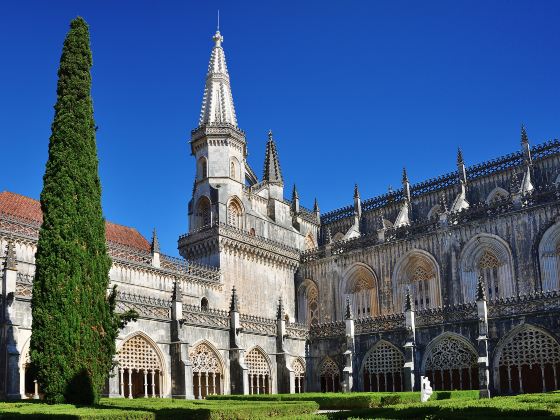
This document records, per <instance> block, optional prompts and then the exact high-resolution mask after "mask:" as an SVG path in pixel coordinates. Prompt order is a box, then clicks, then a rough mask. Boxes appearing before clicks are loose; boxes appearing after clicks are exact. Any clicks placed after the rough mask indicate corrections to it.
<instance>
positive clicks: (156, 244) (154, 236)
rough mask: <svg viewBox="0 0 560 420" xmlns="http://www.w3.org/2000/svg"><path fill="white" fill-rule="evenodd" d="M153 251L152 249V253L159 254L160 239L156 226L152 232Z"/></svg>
mask: <svg viewBox="0 0 560 420" xmlns="http://www.w3.org/2000/svg"><path fill="white" fill-rule="evenodd" d="M151 251H152V254H155V253H156V252H157V253H158V254H159V241H158V238H157V234H156V228H154V230H153V232H152V245H151Z"/></svg>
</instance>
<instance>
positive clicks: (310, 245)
mask: <svg viewBox="0 0 560 420" xmlns="http://www.w3.org/2000/svg"><path fill="white" fill-rule="evenodd" d="M315 248H317V245H316V243H315V239H313V235H311V232H309V233H308V234H307V235H305V240H304V249H305V250H306V251H307V250H309V249H315Z"/></svg>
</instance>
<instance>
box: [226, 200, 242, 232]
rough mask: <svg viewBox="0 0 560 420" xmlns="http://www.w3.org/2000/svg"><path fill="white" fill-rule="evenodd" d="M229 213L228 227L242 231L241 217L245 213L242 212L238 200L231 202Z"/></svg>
mask: <svg viewBox="0 0 560 420" xmlns="http://www.w3.org/2000/svg"><path fill="white" fill-rule="evenodd" d="M227 212H228V214H227V220H228V225H230V226H233V227H235V228H237V229H241V224H242V223H241V217H242V215H243V211H242V210H241V205H240V204H239V202H238V201H237V200H236V199H231V200H230V202H229V204H228V208H227Z"/></svg>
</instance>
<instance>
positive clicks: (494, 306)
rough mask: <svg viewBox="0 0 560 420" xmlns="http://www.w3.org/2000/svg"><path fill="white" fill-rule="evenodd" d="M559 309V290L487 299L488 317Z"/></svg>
mask: <svg viewBox="0 0 560 420" xmlns="http://www.w3.org/2000/svg"><path fill="white" fill-rule="evenodd" d="M550 311H560V292H559V291H550V292H535V293H530V294H527V295H521V296H514V297H509V298H500V299H495V300H490V301H488V318H500V317H508V316H515V315H523V314H529V313H535V312H539V313H546V312H550Z"/></svg>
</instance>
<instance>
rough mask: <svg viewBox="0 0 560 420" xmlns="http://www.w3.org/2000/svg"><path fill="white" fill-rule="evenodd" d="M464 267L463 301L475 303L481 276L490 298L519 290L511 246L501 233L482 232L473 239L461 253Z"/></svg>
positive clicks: (462, 269) (513, 293)
mask: <svg viewBox="0 0 560 420" xmlns="http://www.w3.org/2000/svg"><path fill="white" fill-rule="evenodd" d="M460 269H461V292H462V295H463V302H474V300H475V291H476V285H477V282H478V278H479V277H480V276H481V277H482V280H483V282H484V284H485V285H486V295H487V296H488V298H489V299H496V298H501V297H510V296H514V295H515V294H516V293H517V286H516V284H515V280H514V277H513V258H512V254H511V249H510V247H509V245H508V243H507V242H506V241H504V240H503V239H502V238H500V237H499V236H496V235H491V234H488V233H480V234H478V235H475V236H474V237H473V238H471V239H470V240H469V241H468V242H467V243H466V245H465V246H464V248H463V251H462V252H461V256H460Z"/></svg>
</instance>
